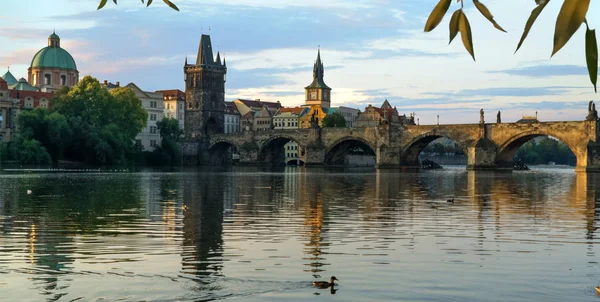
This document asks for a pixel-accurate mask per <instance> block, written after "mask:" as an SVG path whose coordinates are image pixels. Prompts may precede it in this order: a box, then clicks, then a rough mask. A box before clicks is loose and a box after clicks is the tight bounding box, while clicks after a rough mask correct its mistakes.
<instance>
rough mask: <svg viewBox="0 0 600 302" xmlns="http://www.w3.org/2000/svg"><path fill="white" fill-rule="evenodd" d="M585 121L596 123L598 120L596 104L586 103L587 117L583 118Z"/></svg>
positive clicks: (592, 102)
mask: <svg viewBox="0 0 600 302" xmlns="http://www.w3.org/2000/svg"><path fill="white" fill-rule="evenodd" d="M585 120H586V121H596V120H598V111H596V104H595V103H594V101H590V102H589V103H588V115H587V117H586V118H585Z"/></svg>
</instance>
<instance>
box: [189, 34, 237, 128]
mask: <svg viewBox="0 0 600 302" xmlns="http://www.w3.org/2000/svg"><path fill="white" fill-rule="evenodd" d="M183 72H184V77H185V103H186V109H185V136H186V137H187V138H188V139H192V140H200V139H201V138H203V137H207V136H209V135H211V134H214V133H223V128H224V120H225V81H226V74H227V65H226V62H225V58H223V62H222V63H221V54H220V53H218V52H217V58H216V60H215V59H214V57H213V50H212V44H211V41H210V36H209V35H202V36H201V37H200V46H199V47H198V56H197V58H196V64H188V62H187V58H186V59H185V65H184V66H183Z"/></svg>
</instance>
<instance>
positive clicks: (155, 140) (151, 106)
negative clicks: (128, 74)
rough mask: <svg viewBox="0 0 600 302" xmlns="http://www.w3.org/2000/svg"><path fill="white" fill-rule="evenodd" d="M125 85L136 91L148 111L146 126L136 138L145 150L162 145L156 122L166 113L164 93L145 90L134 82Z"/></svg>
mask: <svg viewBox="0 0 600 302" xmlns="http://www.w3.org/2000/svg"><path fill="white" fill-rule="evenodd" d="M125 87H128V88H130V89H131V90H133V92H135V95H137V97H138V98H139V99H140V100H141V101H142V107H143V108H144V109H145V110H146V112H148V121H147V122H146V127H144V129H142V132H140V133H139V134H138V135H137V136H136V137H135V139H136V141H137V142H139V143H140V144H141V145H142V146H143V150H147V151H152V150H154V148H155V147H158V146H160V134H159V133H158V128H157V127H156V122H158V121H160V120H162V118H163V115H164V110H165V107H164V103H163V94H162V93H156V92H148V91H143V90H141V89H140V88H139V87H138V86H137V85H135V84H134V83H129V84H127V86H125Z"/></svg>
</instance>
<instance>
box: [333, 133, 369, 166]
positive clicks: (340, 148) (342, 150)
mask: <svg viewBox="0 0 600 302" xmlns="http://www.w3.org/2000/svg"><path fill="white" fill-rule="evenodd" d="M353 147H354V148H359V149H360V150H362V151H363V152H364V154H363V155H365V156H367V157H372V160H369V159H368V158H365V159H364V160H363V161H361V163H355V164H352V163H348V162H347V158H346V155H352V150H353ZM376 150H377V148H376V147H375V146H373V145H372V144H371V143H370V142H369V141H367V140H365V139H363V138H361V137H355V136H346V137H342V138H340V139H338V140H336V141H335V142H333V143H332V144H331V145H329V146H328V147H327V149H326V150H325V164H326V165H366V166H374V165H375V163H376V162H377V161H376V156H377V155H376V154H377V153H376ZM371 161H372V163H371Z"/></svg>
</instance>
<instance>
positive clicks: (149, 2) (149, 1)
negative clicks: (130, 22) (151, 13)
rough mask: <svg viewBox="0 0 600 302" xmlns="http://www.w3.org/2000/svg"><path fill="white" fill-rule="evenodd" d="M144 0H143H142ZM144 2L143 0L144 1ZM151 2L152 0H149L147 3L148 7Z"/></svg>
mask: <svg viewBox="0 0 600 302" xmlns="http://www.w3.org/2000/svg"><path fill="white" fill-rule="evenodd" d="M142 1H143V0H142ZM142 3H143V2H142ZM150 4H152V0H148V3H147V4H146V7H148V6H150Z"/></svg>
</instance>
